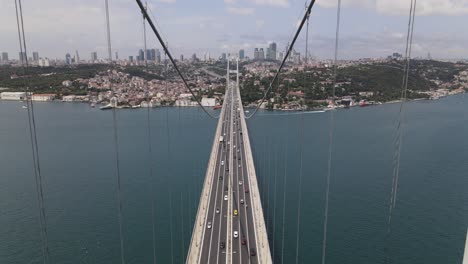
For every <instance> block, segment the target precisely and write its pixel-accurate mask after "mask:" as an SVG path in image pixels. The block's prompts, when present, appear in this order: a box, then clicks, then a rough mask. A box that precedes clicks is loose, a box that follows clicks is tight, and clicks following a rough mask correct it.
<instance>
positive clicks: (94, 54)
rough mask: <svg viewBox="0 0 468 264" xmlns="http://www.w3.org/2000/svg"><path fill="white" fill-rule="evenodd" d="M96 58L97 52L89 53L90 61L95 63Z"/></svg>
mask: <svg viewBox="0 0 468 264" xmlns="http://www.w3.org/2000/svg"><path fill="white" fill-rule="evenodd" d="M97 60H98V58H97V52H96V51H94V52H91V61H97Z"/></svg>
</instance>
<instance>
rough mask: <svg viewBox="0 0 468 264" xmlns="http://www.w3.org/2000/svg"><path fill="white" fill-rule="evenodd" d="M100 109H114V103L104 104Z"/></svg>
mask: <svg viewBox="0 0 468 264" xmlns="http://www.w3.org/2000/svg"><path fill="white" fill-rule="evenodd" d="M99 109H101V110H109V109H112V105H111V104H108V105H104V106H101V107H100V108H99Z"/></svg>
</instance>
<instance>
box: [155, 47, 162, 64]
mask: <svg viewBox="0 0 468 264" xmlns="http://www.w3.org/2000/svg"><path fill="white" fill-rule="evenodd" d="M156 63H157V64H159V63H161V52H160V51H159V49H156Z"/></svg>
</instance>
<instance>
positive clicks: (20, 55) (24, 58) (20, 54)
mask: <svg viewBox="0 0 468 264" xmlns="http://www.w3.org/2000/svg"><path fill="white" fill-rule="evenodd" d="M18 58H19V60H20V61H24V60H26V59H27V58H26V52H20V53H19V56H18Z"/></svg>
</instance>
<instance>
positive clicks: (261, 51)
mask: <svg viewBox="0 0 468 264" xmlns="http://www.w3.org/2000/svg"><path fill="white" fill-rule="evenodd" d="M258 59H259V60H264V59H265V52H264V51H263V48H260V50H259V51H258Z"/></svg>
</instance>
